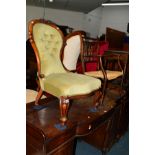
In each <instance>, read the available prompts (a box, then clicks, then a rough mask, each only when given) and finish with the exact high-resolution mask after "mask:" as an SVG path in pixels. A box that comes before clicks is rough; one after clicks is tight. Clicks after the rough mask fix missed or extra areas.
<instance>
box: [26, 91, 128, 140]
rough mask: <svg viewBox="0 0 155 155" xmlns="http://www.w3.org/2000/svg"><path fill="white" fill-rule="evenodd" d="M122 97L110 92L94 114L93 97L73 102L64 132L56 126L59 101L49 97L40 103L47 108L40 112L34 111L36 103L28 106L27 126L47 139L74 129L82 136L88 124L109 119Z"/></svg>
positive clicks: (58, 122)
mask: <svg viewBox="0 0 155 155" xmlns="http://www.w3.org/2000/svg"><path fill="white" fill-rule="evenodd" d="M107 92H108V91H107ZM124 94H125V93H123V94H122V96H123V95H124ZM122 96H121V97H122ZM121 97H118V92H117V91H116V90H115V91H114V92H112V91H110V92H108V93H107V94H106V96H105V99H104V104H103V105H102V106H100V108H99V109H98V110H97V111H96V112H92V110H91V109H92V107H93V106H92V105H93V103H92V102H93V96H92V97H87V98H83V99H75V100H72V101H71V104H70V109H69V113H68V121H67V123H66V129H64V130H59V129H58V128H56V127H55V125H56V124H60V121H59V117H60V111H59V100H58V99H56V98H54V97H48V98H45V99H42V100H41V101H40V104H41V105H44V106H45V107H44V108H43V109H40V110H34V109H33V106H34V102H31V103H28V104H26V123H27V126H30V127H32V128H35V129H36V130H38V131H39V130H40V131H41V132H43V133H44V135H45V136H46V137H47V138H54V137H55V136H58V135H60V134H63V133H66V132H69V130H71V129H73V128H75V130H76V134H77V135H79V134H82V131H83V130H82V128H84V127H85V125H86V124H87V125H89V124H91V123H94V122H100V120H102V121H103V120H104V119H105V120H106V119H107V117H109V114H110V111H112V110H113V108H114V107H115V106H116V100H118V99H120V98H121ZM95 125H96V124H95ZM84 133H85V132H84Z"/></svg>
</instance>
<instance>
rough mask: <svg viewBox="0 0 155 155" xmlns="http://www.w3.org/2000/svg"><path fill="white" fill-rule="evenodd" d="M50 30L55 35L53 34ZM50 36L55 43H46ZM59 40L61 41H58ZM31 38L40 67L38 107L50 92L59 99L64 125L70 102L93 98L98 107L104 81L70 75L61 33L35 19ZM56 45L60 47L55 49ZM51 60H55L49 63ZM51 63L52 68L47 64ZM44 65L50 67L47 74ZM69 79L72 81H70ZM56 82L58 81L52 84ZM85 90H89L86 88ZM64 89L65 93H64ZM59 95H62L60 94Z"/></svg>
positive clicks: (30, 32) (30, 28) (81, 75)
mask: <svg viewBox="0 0 155 155" xmlns="http://www.w3.org/2000/svg"><path fill="white" fill-rule="evenodd" d="M46 29H47V30H46ZM46 31H47V32H46ZM51 31H52V33H53V34H55V35H53V34H52V33H51ZM40 32H41V33H42V34H41V35H43V36H44V37H43V38H42V37H40V36H41V35H40ZM39 35H40V36H39ZM49 37H50V38H55V40H52V39H50V40H47V38H49ZM58 38H59V42H58V41H57V40H58ZM29 39H30V43H31V45H32V47H33V50H34V53H35V56H36V59H37V68H38V74H37V75H38V79H39V91H38V94H37V97H36V100H35V105H39V100H40V98H41V97H42V95H43V93H44V92H47V93H49V94H51V95H53V96H55V97H57V98H58V99H59V107H60V115H61V116H60V121H61V124H63V125H64V124H66V122H67V120H68V118H67V115H68V110H69V103H70V100H71V99H75V98H81V97H87V96H90V95H94V101H93V105H94V107H95V108H97V107H98V105H99V100H100V97H101V91H100V89H101V81H100V80H98V79H96V78H90V77H89V76H86V75H83V74H77V73H72V72H69V71H68V70H66V69H65V68H64V66H63V64H62V62H61V56H62V52H63V50H64V46H65V41H64V36H63V33H62V31H61V30H60V29H59V28H58V27H57V26H56V25H55V24H53V23H51V22H50V21H46V20H43V19H34V20H31V21H30V22H29ZM56 39H57V40H56ZM40 42H41V43H40ZM43 42H45V43H43ZM56 45H57V47H54V46H56ZM51 46H52V49H50V50H49V49H48V48H49V47H51ZM39 47H41V48H42V49H39ZM41 52H43V53H41ZM46 52H50V54H49V55H45V54H46ZM55 53H56V54H55ZM41 54H43V56H44V57H46V56H47V57H46V58H47V61H43V60H42V56H41ZM54 54H55V55H54ZM53 55H54V56H53ZM55 57H57V61H55V60H54V58H55ZM49 58H52V59H50V60H49ZM45 60H46V59H45ZM52 61H55V62H54V64H52V65H51V64H50V63H51V62H52ZM43 63H45V64H46V65H44V66H43ZM48 63H49V64H50V65H48ZM54 65H59V67H60V71H59V70H58V69H57V68H56V69H55V68H54ZM45 66H48V67H47V69H46V70H45V71H44V68H45ZM56 67H57V66H56ZM51 70H54V71H51ZM46 71H48V72H50V74H47V73H46ZM57 75H58V76H57ZM65 78H66V80H65ZM68 78H71V80H70V79H68ZM59 79H60V80H59ZM53 80H55V81H54V82H53ZM72 81H73V82H72ZM79 81H80V82H81V83H80V84H78V83H79ZM66 83H67V84H68V85H69V86H68V85H67V86H66ZM53 85H54V86H53ZM53 87H54V88H57V90H59V89H60V91H55V90H54V88H53ZM85 87H86V88H87V87H88V88H87V89H86V88H85ZM62 90H65V93H64V92H63V91H62ZM58 92H59V94H60V95H57V94H58Z"/></svg>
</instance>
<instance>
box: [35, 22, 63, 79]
mask: <svg viewBox="0 0 155 155" xmlns="http://www.w3.org/2000/svg"><path fill="white" fill-rule="evenodd" d="M33 37H34V41H35V44H36V47H37V49H38V53H39V57H40V61H41V74H44V75H45V76H47V75H50V74H51V73H65V72H66V71H65V70H64V68H63V66H62V62H61V60H60V50H61V47H62V44H63V40H62V37H61V35H60V33H59V31H57V30H56V29H54V28H53V29H52V28H51V26H49V25H46V24H43V23H37V24H35V25H34V26H33Z"/></svg>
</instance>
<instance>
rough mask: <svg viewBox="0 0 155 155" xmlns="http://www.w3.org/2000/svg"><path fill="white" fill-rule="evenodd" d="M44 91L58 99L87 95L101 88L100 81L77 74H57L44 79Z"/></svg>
mask: <svg viewBox="0 0 155 155" xmlns="http://www.w3.org/2000/svg"><path fill="white" fill-rule="evenodd" d="M41 82H42V85H43V87H44V89H45V90H46V91H47V92H48V93H50V94H53V95H54V96H56V97H60V96H68V97H71V96H75V95H77V94H79V95H85V94H88V93H91V92H92V91H93V90H97V89H99V88H100V87H101V81H100V80H99V79H96V78H93V77H90V76H86V75H82V74H76V73H70V72H68V73H55V74H51V75H49V76H47V77H45V78H44V79H42V81H41Z"/></svg>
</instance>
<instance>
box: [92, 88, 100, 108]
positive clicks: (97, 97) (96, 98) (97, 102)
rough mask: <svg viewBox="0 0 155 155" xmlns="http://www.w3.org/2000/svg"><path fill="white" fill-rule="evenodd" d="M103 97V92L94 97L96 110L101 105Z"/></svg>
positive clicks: (98, 92)
mask: <svg viewBox="0 0 155 155" xmlns="http://www.w3.org/2000/svg"><path fill="white" fill-rule="evenodd" d="M101 97H102V92H101V91H97V92H96V93H95V96H94V103H93V104H94V106H95V108H98V106H99V105H100V99H101Z"/></svg>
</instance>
